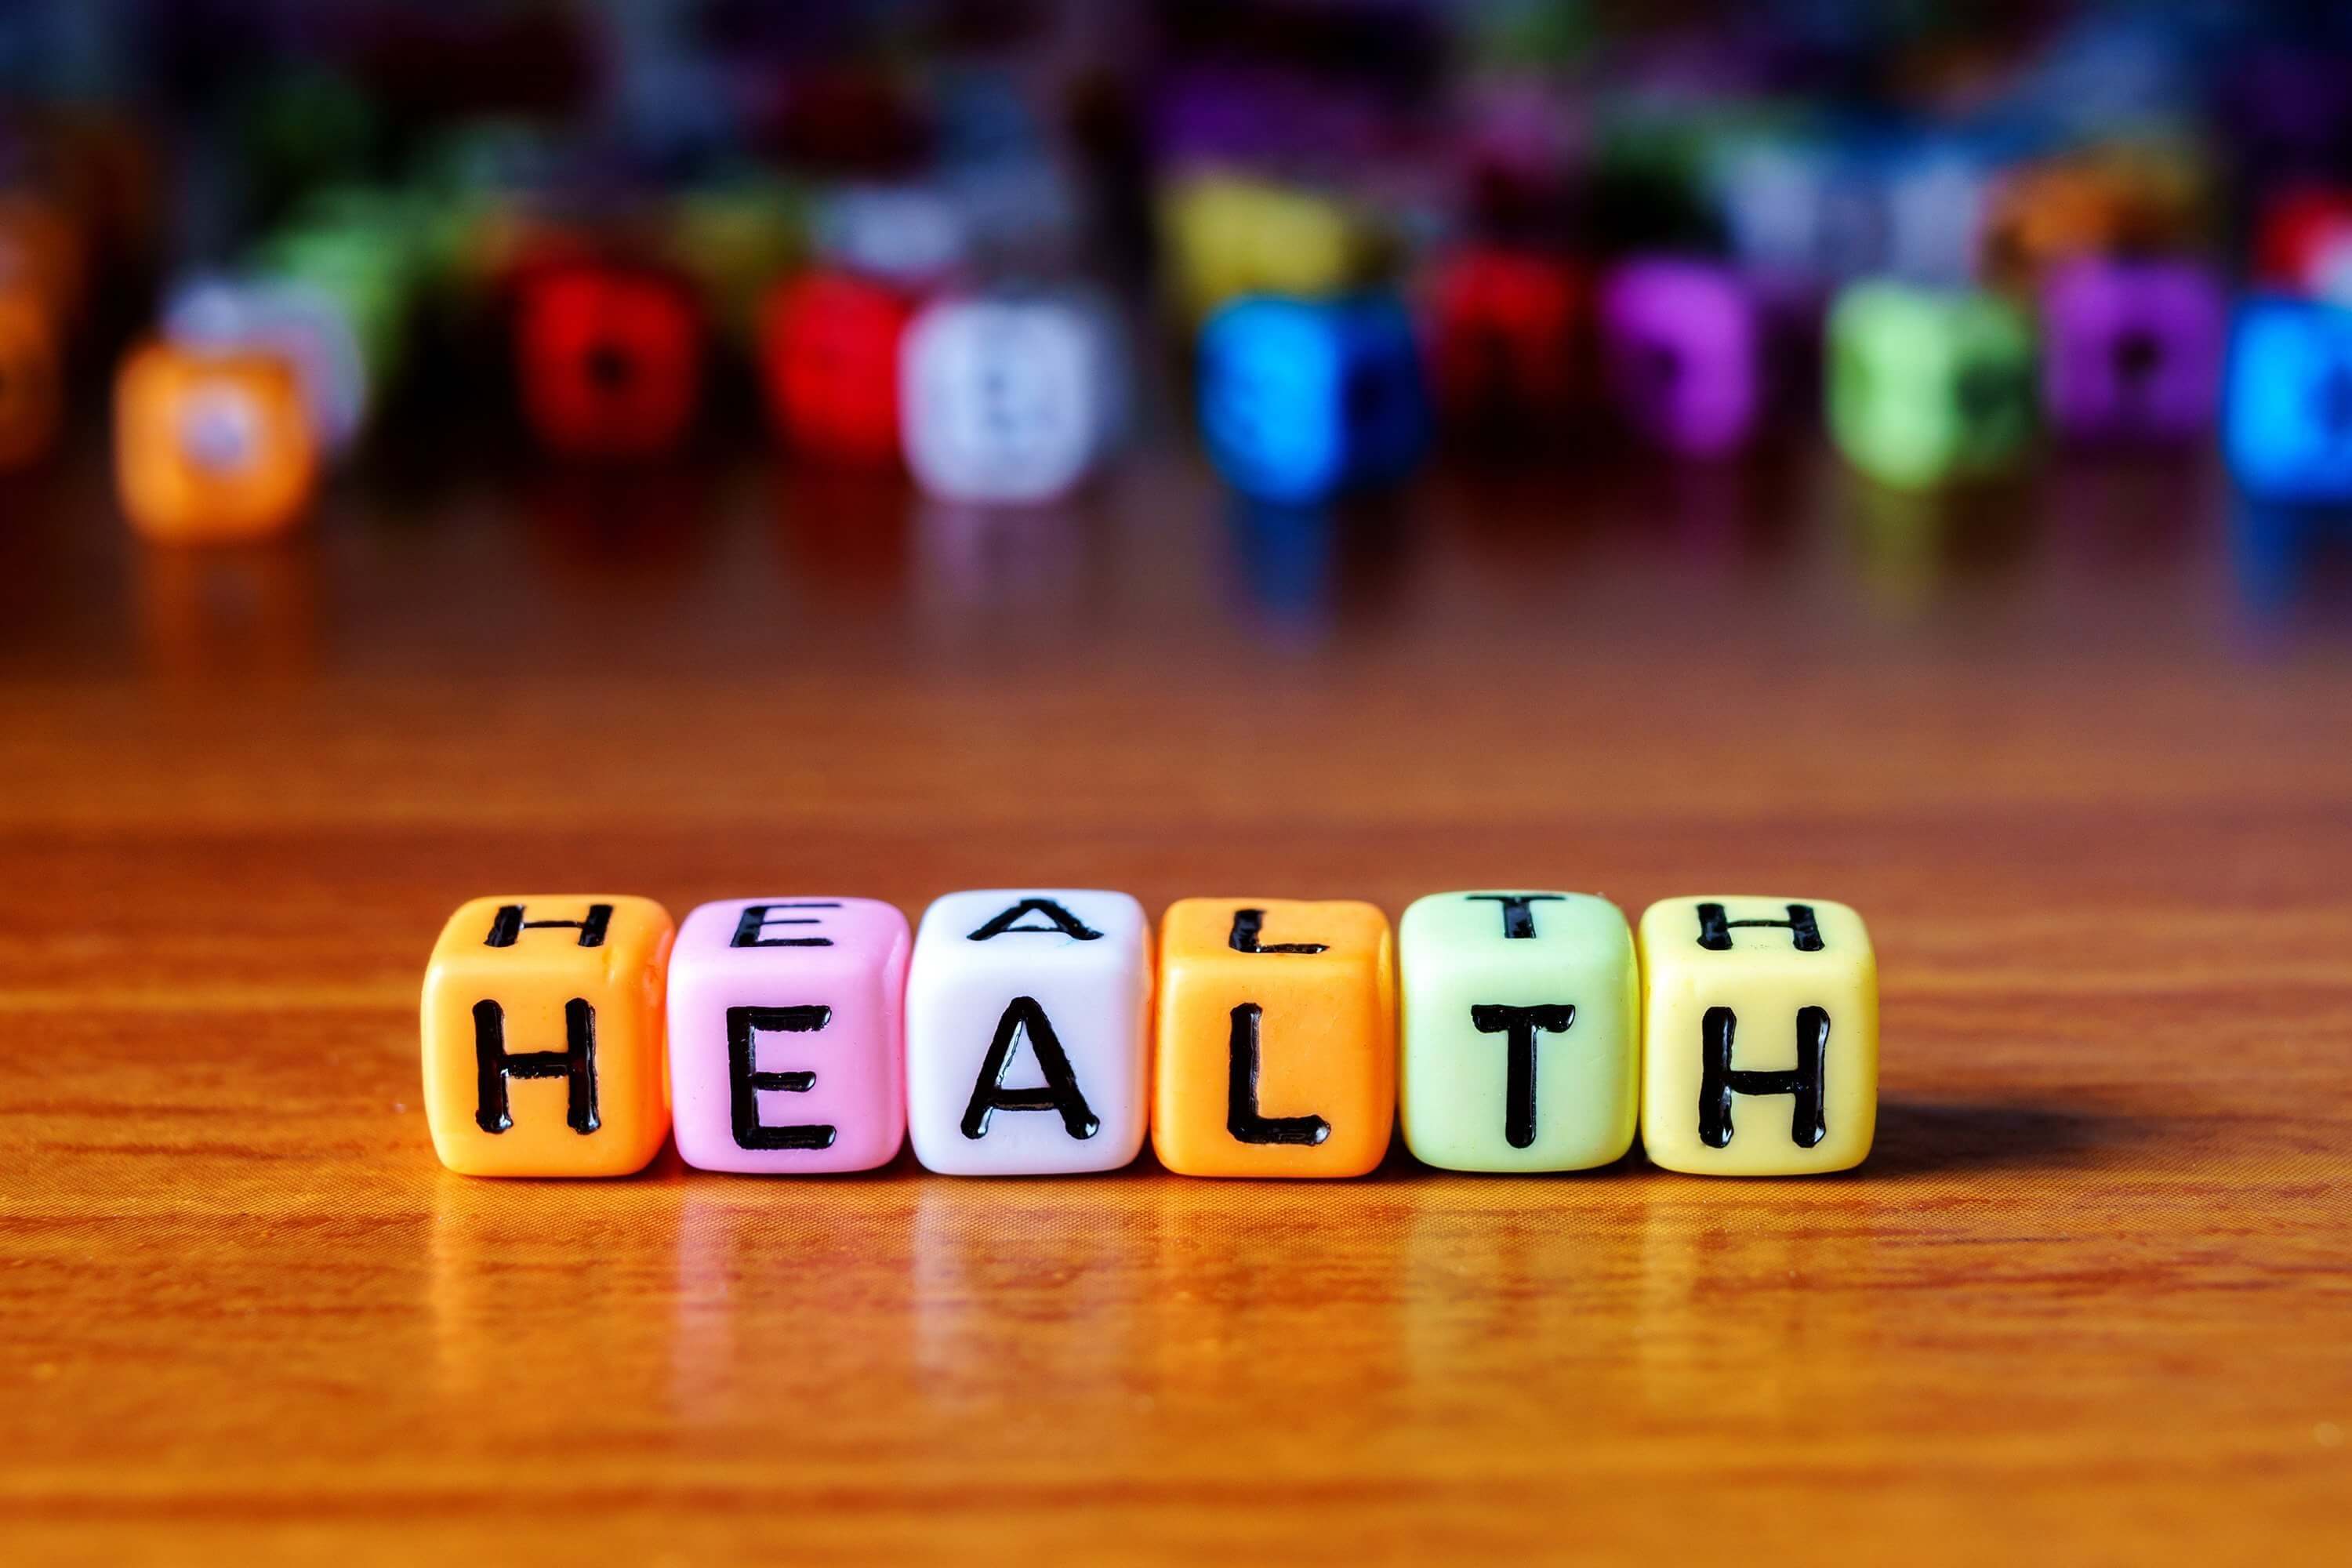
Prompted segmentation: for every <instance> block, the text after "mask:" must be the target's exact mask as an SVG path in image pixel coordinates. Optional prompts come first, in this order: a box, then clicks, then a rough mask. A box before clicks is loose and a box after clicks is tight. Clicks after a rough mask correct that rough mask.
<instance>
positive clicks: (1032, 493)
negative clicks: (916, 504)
mask: <svg viewBox="0 0 2352 1568" xmlns="http://www.w3.org/2000/svg"><path fill="white" fill-rule="evenodd" d="M898 365H899V372H898V379H899V397H898V418H899V426H900V433H901V436H902V437H903V438H904V441H905V445H906V450H907V465H908V468H911V469H912V470H913V471H914V475H915V479H916V482H917V483H919V484H920V485H921V486H922V487H923V489H925V490H927V491H929V493H930V494H932V495H934V496H937V497H939V498H940V499H942V500H962V501H982V502H1008V503H1015V504H1018V503H1027V502H1036V501H1045V500H1053V499H1054V498H1055V497H1057V496H1061V495H1064V494H1066V493H1067V492H1068V491H1070V490H1071V489H1074V488H1076V485H1077V484H1078V482H1079V481H1080V480H1081V479H1084V478H1085V477H1086V475H1087V471H1088V470H1089V469H1090V468H1093V467H1094V465H1095V463H1096V462H1097V459H1098V458H1100V457H1101V456H1102V454H1103V452H1104V451H1105V450H1106V449H1107V448H1108V447H1109V445H1110V443H1111V442H1112V440H1113V439H1114V438H1115V437H1116V435H1117V433H1118V428H1119V426H1120V424H1121V419H1122V412H1123V409H1124V406H1125V397H1124V392H1125V387H1124V383H1123V380H1122V377H1121V374H1120V369H1119V354H1118V349H1117V342H1116V334H1115V333H1114V332H1113V331H1112V330H1111V327H1110V324H1109V321H1108V318H1107V317H1106V315H1105V314H1104V312H1103V311H1101V310H1098V309H1097V308H1095V307H1094V306H1092V305H1091V304H1090V303H1088V302H1086V301H1084V300H1077V299H1070V298H1063V297H1046V296H1038V297H1026V296H1024V297H1015V298H959V299H948V300H940V301H938V302H937V303H934V304H933V305H931V306H930V307H929V308H928V309H927V310H924V311H923V312H922V314H921V315H919V316H918V317H917V318H916V319H915V322H914V324H913V325H912V326H911V327H909V328H908V331H907V336H906V339H905V341H904V342H903V343H902V344H901V345H900V349H899V361H898Z"/></svg>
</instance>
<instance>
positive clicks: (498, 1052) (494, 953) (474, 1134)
mask: <svg viewBox="0 0 2352 1568" xmlns="http://www.w3.org/2000/svg"><path fill="white" fill-rule="evenodd" d="M674 931H675V928H674V927H673V926H672V924H671V922H670V918H669V911H668V910H665V909H663V908H662V907H661V906H660V905H659V904H657V903H656V902H654V901H653V900H651V899H632V898H625V897H620V896H616V895H613V894H607V893H535V894H530V895H529V896H523V897H507V898H488V899H476V900H473V901H472V902H471V903H468V904H466V905H464V906H462V907H461V908H460V909H459V910H457V913H456V914H454V915H451V916H450V917H449V923H448V924H447V925H446V926H444V927H442V928H441V940H440V941H439V942H436V943H434V945H433V959H432V962H431V963H429V964H427V965H426V967H425V1005H424V1034H425V1121H426V1122H427V1124H428V1125H429V1126H430V1127H431V1128H432V1131H433V1147H434V1149H435V1150H436V1152H438V1153H439V1154H440V1156H441V1163H443V1164H445V1165H446V1166H448V1167H449V1168H450V1169H451V1170H453V1171H462V1172H464V1173H466V1174H467V1175H469V1176H625V1175H627V1174H629V1173H631V1172H634V1171H641V1170H643V1169H645V1167H646V1165H647V1164H648V1163H651V1161H652V1160H653V1157H654V1156H655V1155H656V1154H658V1153H659V1152H661V1146H662V1143H663V1142H664V1141H665V1140H666V1139H667V1138H668V1136H669V1085H668V1079H667V1076H666V1068H667V1051H666V1049H665V1043H664V1037H663V1023H662V1016H663V1014H662V1006H663V993H664V990H665V987H666V985H667V981H668V978H669V948H670V939H671V937H672V935H673V934H674Z"/></svg>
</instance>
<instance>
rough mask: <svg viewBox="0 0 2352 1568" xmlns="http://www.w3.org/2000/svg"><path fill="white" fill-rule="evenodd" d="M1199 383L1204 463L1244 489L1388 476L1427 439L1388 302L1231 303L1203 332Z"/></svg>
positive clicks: (1413, 375)
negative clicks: (1207, 460) (1206, 454)
mask: <svg viewBox="0 0 2352 1568" xmlns="http://www.w3.org/2000/svg"><path fill="white" fill-rule="evenodd" d="M1200 380H1201V427H1202V436H1203V438H1204V439H1205V441H1206V442H1207V445H1208V448H1209V458H1210V461H1212V462H1213V463H1214V464H1215V465H1216V468H1217V471H1218V472H1219V473H1221V474H1223V476H1224V477H1225V479H1226V481H1227V482H1228V483H1230V484H1231V485H1233V487H1234V489H1238V490H1240V491H1242V492H1243V493H1244V494H1246V495H1253V496H1256V497H1259V498H1261V499H1263V500H1273V501H1288V502H1300V501H1312V500H1320V499H1321V498H1323V497H1326V496H1328V495H1331V494H1333V493H1335V492H1337V491H1339V490H1342V489H1354V488H1357V487H1359V486H1363V485H1372V484H1379V483H1381V482H1384V481H1387V480H1391V479H1399V478H1402V476H1403V475H1404V474H1406V473H1408V472H1410V471H1411V470H1412V468H1413V466H1414V465H1415V464H1417V463H1418V462H1419V461H1420V460H1421V456H1422V453H1423V450H1424V449H1426V447H1428V444H1429V407H1428V402H1427V398H1426V395H1425V393H1424V391H1423V386H1422V379H1421V354H1420V350H1419V346H1418V344H1417V342H1415V340H1414V336H1413V331H1412V321H1411V320H1410V318H1408V317H1407V315H1406V314H1405V311H1404V309H1403V307H1402V306H1401V305H1400V304H1399V303H1398V302H1397V301H1396V300H1391V299H1387V298H1383V297H1374V296H1366V297H1360V298H1356V299H1348V300H1323V301H1310V300H1276V299H1248V300H1236V301H1235V302H1234V303H1233V304H1231V305H1229V306H1227V307H1226V308H1225V309H1224V310H1221V311H1219V312H1218V313H1217V314H1216V315H1215V316H1213V317H1212V318H1211V319H1210V321H1209V322H1208V324H1207V325H1206V326H1205V327H1203V328H1202V332H1201V378H1200Z"/></svg>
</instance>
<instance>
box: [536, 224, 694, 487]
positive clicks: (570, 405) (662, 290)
mask: <svg viewBox="0 0 2352 1568" xmlns="http://www.w3.org/2000/svg"><path fill="white" fill-rule="evenodd" d="M516 311H517V314H516V323H515V352H516V356H517V367H516V368H517V375H518V379H519V381H520V385H521V390H522V405H523V413H524V415H525V416H526V417H527V418H528V419H529V421H530V426H531V428H532V430H533V431H534V432H536V433H537V435H538V436H539V438H540V439H541V441H542V442H544V443H545V444H546V445H547V446H548V447H551V448H552V449H554V450H556V451H558V452H562V453H565V454H567V455H569V456H572V457H581V458H650V457H656V456H659V455H661V454H662V453H665V452H667V451H669V450H671V449H673V448H674V447H677V445H678V443H679V442H680V441H681V440H682V439H683V438H684V437H685V435H686V431H687V427H688V425H689V424H690V423H692V421H693V418H694V414H695V409H696V406H697V405H698V402H699V400H700V398H701V394H702V357H703V342H702V322H701V320H700V317H699V314H698V311H697V310H696V308H695V304H694V301H693V300H692V298H691V297H690V295H689V294H688V291H687V289H686V288H685V287H684V285H682V284H680V283H678V282H677V281H676V280H675V279H671V278H670V277H668V276H667V274H663V273H658V272H652V271H643V270H638V269H635V268H625V267H617V266H610V265H604V264H588V263H580V264H562V265H558V266H555V267H553V268H549V269H548V270H546V271H544V272H541V273H538V274H536V275H532V276H530V277H527V278H526V279H524V280H523V282H522V284H521V287H520V294H519V297H518V300H517V305H516Z"/></svg>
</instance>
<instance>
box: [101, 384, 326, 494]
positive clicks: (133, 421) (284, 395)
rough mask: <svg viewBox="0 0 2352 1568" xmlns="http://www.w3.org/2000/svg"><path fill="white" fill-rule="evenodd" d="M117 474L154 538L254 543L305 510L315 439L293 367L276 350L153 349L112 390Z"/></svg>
mask: <svg viewBox="0 0 2352 1568" xmlns="http://www.w3.org/2000/svg"><path fill="white" fill-rule="evenodd" d="M114 468H115V482H116V484H117V485H118V486H119V487H120V488H121V500H122V510H123V512H124V514H125V515H126V516H128V517H129V518H130V520H131V527H133V528H135V529H137V530H138V531H140V532H142V533H143V534H146V535H148V536H149V537H150V538H154V539H174V540H236V539H255V538H258V537H260V536H262V535H264V534H270V533H276V532H278V531H281V530H284V529H287V528H289V527H291V526H292V525H293V524H294V523H295V522H297V521H299V520H300V518H301V515H302V511H303V509H304V508H305V507H306V506H308V505H309V504H310V489H311V486H312V484H313V483H314V482H315V481H316V479H317V477H318V471H319V443H318V437H317V434H316V432H314V431H313V430H312V429H311V426H310V413H309V410H308V409H307V408H306V407H305V405H304V404H303V400H302V388H301V383H300V381H299V378H298V377H297V375H296V374H295V371H294V367H293V365H292V364H291V363H289V362H288V361H286V360H284V359H281V358H279V357H278V355H276V354H273V353H260V352H252V353H247V352H237V353H191V352H189V351H187V350H184V349H178V348H172V347H167V346H165V345H163V344H161V343H150V344H149V345H147V346H146V347H144V348H141V349H136V350H133V351H132V352H131V356H130V358H128V359H126V360H124V361H123V363H122V370H121V374H120V375H119V376H118V377H117V378H116V380H115V384H114Z"/></svg>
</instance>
